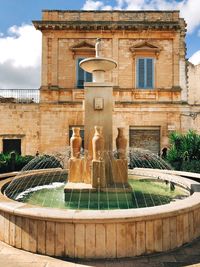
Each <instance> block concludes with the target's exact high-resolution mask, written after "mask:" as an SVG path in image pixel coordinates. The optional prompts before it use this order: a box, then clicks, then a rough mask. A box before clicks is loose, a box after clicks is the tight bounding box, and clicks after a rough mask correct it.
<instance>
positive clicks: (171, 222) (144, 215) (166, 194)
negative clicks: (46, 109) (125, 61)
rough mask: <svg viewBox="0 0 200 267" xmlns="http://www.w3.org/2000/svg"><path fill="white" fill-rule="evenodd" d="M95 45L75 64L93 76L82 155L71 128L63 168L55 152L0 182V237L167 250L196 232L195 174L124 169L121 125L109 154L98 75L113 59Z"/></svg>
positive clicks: (68, 246)
mask: <svg viewBox="0 0 200 267" xmlns="http://www.w3.org/2000/svg"><path fill="white" fill-rule="evenodd" d="M100 51H101V41H100V39H98V40H97V42H96V57H95V58H89V59H85V60H83V61H81V62H80V66H81V67H82V68H83V69H84V70H85V71H88V72H91V73H93V82H92V83H85V142H84V143H85V153H84V156H82V155H81V153H80V152H81V137H80V129H79V128H78V127H74V128H73V136H72V138H71V140H70V147H71V156H70V159H69V170H66V169H63V164H60V163H59V160H58V159H57V158H56V157H43V158H44V159H45V161H43V160H42V161H41V160H40V158H39V157H38V158H36V159H34V160H33V163H30V164H29V165H28V166H27V167H25V168H24V171H22V172H21V173H19V174H18V175H17V176H16V177H14V178H13V177H11V176H12V175H14V174H11V176H10V177H8V178H7V179H6V180H3V181H1V182H0V188H1V192H0V240H1V241H3V242H6V243H7V244H10V245H11V246H14V247H16V248H20V249H24V250H27V251H31V252H34V253H41V254H45V255H52V256H64V257H70V258H84V259H87V258H122V257H133V256H139V255H144V254H150V253H155V252H163V251H167V250H170V249H174V248H176V247H179V246H181V245H183V244H184V243H187V242H190V241H192V240H193V239H195V238H197V237H198V236H199V235H200V227H199V225H200V216H199V214H200V189H199V183H198V182H195V181H193V180H190V179H188V177H192V175H194V174H191V173H179V172H178V173H177V172H173V171H172V170H157V169H153V170H152V169H145V168H135V169H133V170H130V169H129V170H128V161H127V140H126V138H125V136H124V129H123V128H121V127H119V128H118V136H117V137H116V140H115V141H116V153H113V134H112V127H113V126H112V111H113V99H112V97H113V92H112V84H111V83H107V82H105V78H104V74H105V72H106V71H109V70H112V69H114V68H115V67H116V66H117V63H116V62H115V61H114V60H112V59H107V58H103V57H101V56H100ZM141 155H142V156H141ZM129 158H130V160H129V166H130V167H131V168H133V167H136V166H137V164H138V163H139V165H141V164H144V167H146V166H147V167H152V166H153V167H156V168H157V166H161V167H163V166H164V167H167V168H168V166H166V165H165V164H163V163H159V164H152V165H151V164H149V163H148V164H146V161H147V160H148V159H153V160H155V159H156V157H155V156H150V155H149V154H148V153H143V154H141V151H137V153H136V154H134V155H131V157H129ZM133 160H135V161H136V164H135V163H134V162H133ZM32 164H33V165H34V166H38V169H36V170H35V169H34V170H32V168H31V165H32ZM52 166H55V167H56V168H51V167H52ZM41 167H42V169H41ZM46 167H48V168H47V169H46ZM195 177H196V178H197V174H195ZM0 178H1V177H0ZM3 178H5V175H4V176H3ZM172 187H173V188H172ZM170 188H171V189H173V190H171V189H170ZM174 189H175V190H174Z"/></svg>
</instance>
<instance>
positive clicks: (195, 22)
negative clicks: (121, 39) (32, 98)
mask: <svg viewBox="0 0 200 267" xmlns="http://www.w3.org/2000/svg"><path fill="white" fill-rule="evenodd" d="M199 6H200V0H0V81H1V80H3V83H1V82H0V88H3V87H4V88H5V87H7V88H11V87H14V86H15V87H16V85H17V86H20V87H28V84H27V82H28V81H27V79H26V77H24V81H23V74H22V73H21V72H20V68H21V69H22V70H23V71H24V72H25V73H26V71H29V72H30V70H32V71H33V72H32V73H33V75H35V76H34V77H35V78H34V79H33V81H32V83H31V81H30V80H29V82H30V85H29V87H35V86H39V80H38V79H39V78H38V76H39V75H40V74H39V73H40V56H39V53H41V48H40V46H41V36H39V34H36V33H35V32H33V28H31V26H29V25H31V21H32V20H39V19H41V12H42V10H43V9H77V10H79V9H86V10H91V9H92V10H94V9H96V10H103V9H106V10H110V9H124V10H141V9H142V10H143V9H144V10H145V9H154V10H163V9H168V10H169V9H180V12H181V16H182V17H184V18H185V20H186V21H187V24H188V33H187V37H186V43H187V57H188V58H191V57H192V58H191V60H192V62H193V63H194V64H198V63H200V14H199V13H200V7H199ZM14 25H15V27H13V26H14ZM28 26H29V27H28ZM30 36H32V37H31V38H32V41H31V42H30V43H29V44H30V46H31V45H32V44H33V38H35V39H34V40H35V42H36V40H37V42H38V43H37V44H33V47H32V48H31V47H30V49H31V50H28V51H27V56H26V57H25V56H24V58H22V60H21V61H22V62H20V57H18V58H17V56H16V55H15V53H14V52H16V51H14V50H15V47H22V48H21V51H22V53H23V43H22V41H24V43H25V42H26V41H27V42H29V39H30ZM20 38H21V39H20ZM28 38H29V39H28ZM16 44H17V45H16ZM25 45H26V47H27V44H25ZM24 49H25V46H24ZM33 50H34V51H36V52H35V53H33V55H31V56H28V54H30V51H33ZM17 53H18V51H17ZM37 53H38V54H37ZM18 54H19V53H18ZM25 54H26V53H25ZM31 54H32V53H31ZM12 55H13V56H12ZM33 57H35V58H33ZM28 60H29V61H30V62H28ZM13 66H14V68H13ZM9 67H10V68H11V69H10V72H11V74H13V76H14V77H16V80H15V79H13V82H12V81H10V83H9V82H6V79H7V76H8V78H9V77H10V75H8V71H9ZM12 71H13V72H12ZM6 74H7V75H6ZM17 78H18V79H17ZM20 79H21V83H20Z"/></svg>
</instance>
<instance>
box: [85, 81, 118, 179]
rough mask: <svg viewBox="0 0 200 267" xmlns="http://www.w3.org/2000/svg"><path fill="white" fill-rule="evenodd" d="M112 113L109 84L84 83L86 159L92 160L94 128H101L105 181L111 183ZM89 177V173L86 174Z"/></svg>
mask: <svg viewBox="0 0 200 267" xmlns="http://www.w3.org/2000/svg"><path fill="white" fill-rule="evenodd" d="M112 112H113V87H112V84H111V83H85V123H84V124H85V138H84V139H85V140H84V143H85V148H84V149H85V150H87V151H88V157H89V158H91V159H93V152H92V138H93V136H94V126H95V125H97V126H101V127H102V128H103V136H104V161H105V166H106V181H112V172H110V171H108V169H111V160H110V157H109V154H110V153H111V152H112V143H113V139H112V131H113V129H112ZM88 176H90V173H88ZM108 183H109V182H108Z"/></svg>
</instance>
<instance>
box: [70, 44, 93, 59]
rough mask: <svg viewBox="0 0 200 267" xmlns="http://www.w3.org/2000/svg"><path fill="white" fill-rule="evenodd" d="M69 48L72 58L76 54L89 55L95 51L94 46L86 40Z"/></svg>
mask: <svg viewBox="0 0 200 267" xmlns="http://www.w3.org/2000/svg"><path fill="white" fill-rule="evenodd" d="M70 50H71V51H72V53H73V58H74V57H75V56H76V55H80V54H81V55H83V54H84V55H91V54H94V53H95V46H94V45H93V44H90V43H88V42H86V41H82V42H80V43H78V44H76V45H74V46H72V47H71V48H70Z"/></svg>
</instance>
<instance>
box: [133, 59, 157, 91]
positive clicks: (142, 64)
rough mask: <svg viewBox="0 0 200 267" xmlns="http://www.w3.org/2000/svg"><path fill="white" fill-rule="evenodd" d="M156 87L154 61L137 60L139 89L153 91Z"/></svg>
mask: <svg viewBox="0 0 200 267" xmlns="http://www.w3.org/2000/svg"><path fill="white" fill-rule="evenodd" d="M153 87H154V59H153V58H138V59H137V88H141V89H152V88H153Z"/></svg>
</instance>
